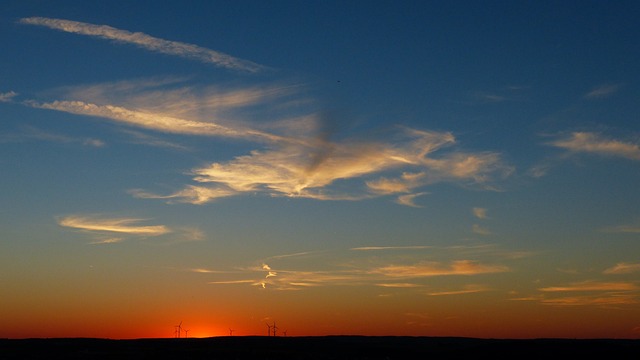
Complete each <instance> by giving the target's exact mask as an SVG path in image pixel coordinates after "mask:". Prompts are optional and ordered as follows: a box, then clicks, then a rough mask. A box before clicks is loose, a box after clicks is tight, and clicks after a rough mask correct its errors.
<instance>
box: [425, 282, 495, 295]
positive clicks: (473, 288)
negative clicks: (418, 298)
mask: <svg viewBox="0 0 640 360" xmlns="http://www.w3.org/2000/svg"><path fill="white" fill-rule="evenodd" d="M486 291H491V288H490V287H488V286H486V285H479V284H469V285H465V286H464V287H463V288H462V289H459V290H447V291H433V292H428V293H427V295H429V296H446V295H464V294H474V293H479V292H486Z"/></svg>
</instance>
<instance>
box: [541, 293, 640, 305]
mask: <svg viewBox="0 0 640 360" xmlns="http://www.w3.org/2000/svg"><path fill="white" fill-rule="evenodd" d="M540 302H541V303H542V304H543V305H554V306H585V305H592V306H616V305H636V304H639V303H640V299H639V297H638V296H637V295H631V294H612V295H602V296H594V295H591V296H569V297H561V298H554V299H542V300H540Z"/></svg>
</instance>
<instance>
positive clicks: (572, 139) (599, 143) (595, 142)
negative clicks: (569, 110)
mask: <svg viewBox="0 0 640 360" xmlns="http://www.w3.org/2000/svg"><path fill="white" fill-rule="evenodd" d="M550 145H552V146H556V147H559V148H563V149H566V150H569V151H570V152H573V153H591V154H599V155H607V156H619V157H624V158H627V159H630V160H640V145H638V144H634V143H631V142H623V141H620V140H613V139H608V138H605V137H604V136H602V135H600V134H598V133H592V132H574V133H572V134H571V135H570V136H568V137H566V138H564V139H559V140H556V141H553V142H551V143H550Z"/></svg>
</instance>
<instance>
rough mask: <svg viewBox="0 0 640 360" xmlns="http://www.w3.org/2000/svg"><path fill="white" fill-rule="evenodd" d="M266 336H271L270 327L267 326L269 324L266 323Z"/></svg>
mask: <svg viewBox="0 0 640 360" xmlns="http://www.w3.org/2000/svg"><path fill="white" fill-rule="evenodd" d="M267 328H268V330H267V336H271V325H269V323H267Z"/></svg>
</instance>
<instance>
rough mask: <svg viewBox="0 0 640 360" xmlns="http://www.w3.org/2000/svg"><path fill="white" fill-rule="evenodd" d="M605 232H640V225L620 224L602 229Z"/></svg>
mask: <svg viewBox="0 0 640 360" xmlns="http://www.w3.org/2000/svg"><path fill="white" fill-rule="evenodd" d="M604 231H606V232H614V233H632V234H636V233H640V225H620V226H614V227H610V228H606V229H604Z"/></svg>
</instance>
